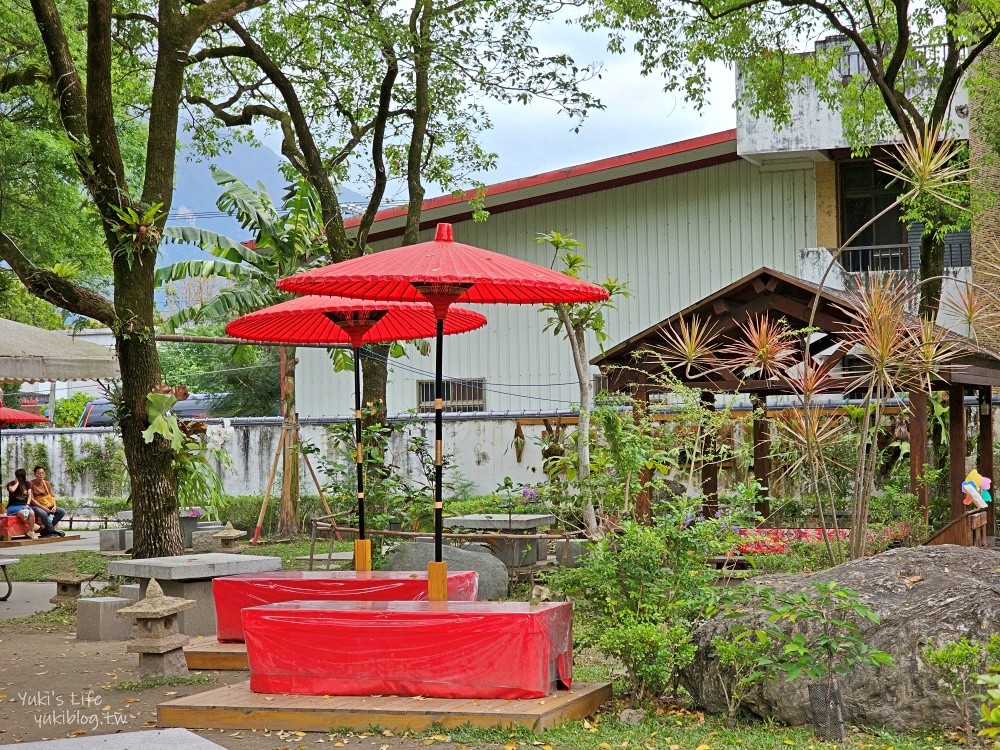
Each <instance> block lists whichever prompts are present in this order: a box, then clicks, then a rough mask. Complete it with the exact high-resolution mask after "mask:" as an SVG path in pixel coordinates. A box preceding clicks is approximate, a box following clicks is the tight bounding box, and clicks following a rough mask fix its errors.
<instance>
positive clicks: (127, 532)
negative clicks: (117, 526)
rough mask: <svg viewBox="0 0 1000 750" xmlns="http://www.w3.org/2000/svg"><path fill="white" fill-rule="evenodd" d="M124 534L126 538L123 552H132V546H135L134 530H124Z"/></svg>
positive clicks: (123, 543)
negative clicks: (133, 540) (133, 539)
mask: <svg viewBox="0 0 1000 750" xmlns="http://www.w3.org/2000/svg"><path fill="white" fill-rule="evenodd" d="M122 534H124V535H125V536H124V540H123V542H122V549H123V550H130V549H132V544H133V542H132V538H133V532H132V529H122Z"/></svg>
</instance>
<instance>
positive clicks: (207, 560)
mask: <svg viewBox="0 0 1000 750" xmlns="http://www.w3.org/2000/svg"><path fill="white" fill-rule="evenodd" d="M280 569H281V558H280V557H259V556H257V555H233V554H227V553H224V552H212V553H208V554H204V555H177V556H175V557H151V558H148V559H145V560H113V561H112V562H110V563H108V574H109V575H113V576H123V577H126V578H138V579H139V583H140V587H141V588H140V591H141V593H142V596H145V595H146V587H147V586H148V585H149V580H150V579H151V578H155V579H156V580H157V581H159V583H160V586H161V587H162V588H163V593H164V594H166V595H167V596H177V597H181V598H183V599H194V600H195V601H196V602H197V605H196V606H195V607H194V608H193V609H189V610H187V611H185V612H180V613H178V615H177V618H178V623H179V626H180V632H181V633H184V634H185V635H215V627H216V625H215V600H214V599H213V598H212V579H213V578H219V577H220V576H233V575H240V574H243V573H270V572H271V571H274V570H280Z"/></svg>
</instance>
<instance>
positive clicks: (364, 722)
mask: <svg viewBox="0 0 1000 750" xmlns="http://www.w3.org/2000/svg"><path fill="white" fill-rule="evenodd" d="M610 698H611V685H610V683H607V682H602V683H578V684H576V685H574V686H573V690H560V691H559V692H557V693H555V694H553V695H550V696H547V697H545V698H538V699H533V700H486V699H476V700H463V699H443V698H401V697H397V696H391V695H387V696H367V697H355V696H321V695H265V694H262V693H253V692H251V691H250V683H249V681H248V682H241V683H238V684H236V685H227V686H226V687H222V688H217V689H215V690H209V691H206V692H204V693H198V694H197V695H189V696H187V697H185V698H177V699H175V700H172V701H168V702H167V703H161V704H160V705H159V706H158V707H157V726H160V727H182V728H186V729H203V728H207V727H212V728H213V729H271V730H275V729H284V730H289V731H302V732H326V731H329V730H331V729H335V728H346V729H351V730H354V731H364V730H366V729H368V728H370V727H373V726H377V727H381V728H382V729H391V730H395V731H406V730H410V731H422V730H425V729H429V728H430V727H431V726H432V725H433V724H440V725H441V726H443V727H445V728H450V727H457V726H462V725H464V724H471V725H472V726H474V727H514V726H523V727H527V728H528V729H532V730H534V731H536V732H541V731H543V730H545V729H548V728H550V727H554V726H557V725H559V724H563V723H565V722H567V721H573V720H575V719H581V718H583V717H585V716H589V715H590V714H592V713H594V712H595V711H596V710H597V709H598V708H600V707H601V705H602V704H604V703H605V702H606V701H607V700H609V699H610Z"/></svg>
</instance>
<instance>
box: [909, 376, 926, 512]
mask: <svg viewBox="0 0 1000 750" xmlns="http://www.w3.org/2000/svg"><path fill="white" fill-rule="evenodd" d="M909 431H910V492H912V493H913V494H914V495H916V496H917V501H918V502H919V504H920V509H921V511H922V512H923V514H924V523H927V521H928V508H929V498H930V493H929V489H928V487H927V483H926V482H924V481H923V479H924V476H925V475H926V473H927V393H925V392H924V391H911V392H910V430H909Z"/></svg>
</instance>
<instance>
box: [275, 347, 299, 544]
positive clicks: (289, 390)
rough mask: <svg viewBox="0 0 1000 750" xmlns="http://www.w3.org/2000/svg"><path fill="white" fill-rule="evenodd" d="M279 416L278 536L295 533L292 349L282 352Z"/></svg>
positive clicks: (296, 421)
mask: <svg viewBox="0 0 1000 750" xmlns="http://www.w3.org/2000/svg"><path fill="white" fill-rule="evenodd" d="M282 355H283V356H282V358H281V362H282V372H281V378H282V388H281V393H282V399H283V400H282V404H281V414H282V417H283V419H284V421H285V425H286V426H287V427H288V428H289V432H287V433H286V435H285V447H284V453H283V454H282V457H281V505H280V506H279V508H278V536H280V537H286V536H291V535H292V534H297V533H298V531H299V417H298V414H296V413H295V366H296V364H297V363H298V360H297V359H296V358H295V347H293V346H287V347H285V348H284V350H283V351H282Z"/></svg>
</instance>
